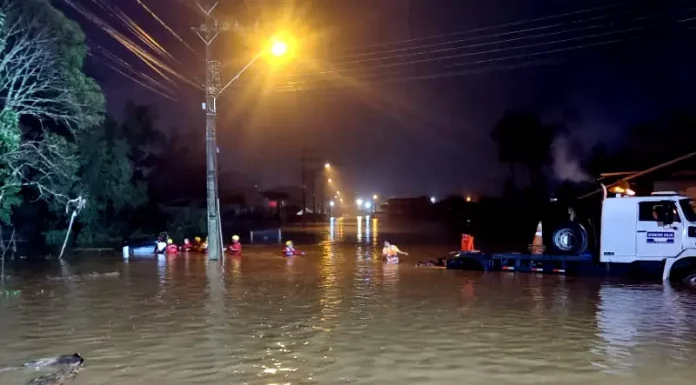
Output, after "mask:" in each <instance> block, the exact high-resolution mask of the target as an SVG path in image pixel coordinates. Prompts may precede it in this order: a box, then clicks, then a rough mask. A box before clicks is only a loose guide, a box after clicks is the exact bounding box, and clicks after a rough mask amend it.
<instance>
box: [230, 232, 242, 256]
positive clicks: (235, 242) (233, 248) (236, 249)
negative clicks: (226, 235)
mask: <svg viewBox="0 0 696 385" xmlns="http://www.w3.org/2000/svg"><path fill="white" fill-rule="evenodd" d="M228 249H229V250H230V253H232V255H242V244H241V243H240V242H239V235H233V236H232V244H231V245H230V246H229V247H228Z"/></svg>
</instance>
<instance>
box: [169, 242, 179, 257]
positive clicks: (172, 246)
mask: <svg viewBox="0 0 696 385" xmlns="http://www.w3.org/2000/svg"><path fill="white" fill-rule="evenodd" d="M166 253H167V254H178V253H179V246H177V245H175V244H174V241H173V240H172V239H171V238H169V239H167V249H166Z"/></svg>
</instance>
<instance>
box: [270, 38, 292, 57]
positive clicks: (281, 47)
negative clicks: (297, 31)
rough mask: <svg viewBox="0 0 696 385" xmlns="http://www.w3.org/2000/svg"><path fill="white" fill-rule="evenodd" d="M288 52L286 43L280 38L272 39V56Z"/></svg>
mask: <svg viewBox="0 0 696 385" xmlns="http://www.w3.org/2000/svg"><path fill="white" fill-rule="evenodd" d="M287 52H288V43H286V42H284V41H282V40H274V41H273V42H272V43H271V54H272V55H273V56H283V55H285V54H286V53H287Z"/></svg>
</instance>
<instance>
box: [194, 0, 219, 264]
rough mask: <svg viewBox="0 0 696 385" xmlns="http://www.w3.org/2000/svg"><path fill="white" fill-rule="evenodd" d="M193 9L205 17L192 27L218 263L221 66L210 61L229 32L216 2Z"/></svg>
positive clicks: (212, 246) (212, 244) (212, 253)
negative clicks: (200, 62)
mask: <svg viewBox="0 0 696 385" xmlns="http://www.w3.org/2000/svg"><path fill="white" fill-rule="evenodd" d="M195 2H196V5H197V6H198V8H200V10H201V11H203V14H204V15H205V18H206V20H205V23H203V24H201V25H200V26H198V27H194V28H193V30H194V31H195V32H196V34H197V35H198V37H200V38H201V40H203V43H205V65H206V68H205V104H204V109H205V153H206V162H205V163H206V191H207V201H208V209H207V219H208V259H209V260H218V259H220V258H221V257H222V231H221V228H220V226H221V222H220V207H219V199H218V175H217V171H218V168H217V152H218V147H217V139H216V137H215V124H216V121H217V105H216V104H217V98H218V96H219V95H220V62H219V61H215V60H213V50H212V46H211V45H212V43H213V42H214V41H215V39H216V38H217V37H218V35H219V34H220V32H223V31H225V30H227V29H228V28H227V27H226V26H224V25H222V24H220V23H219V22H218V21H217V20H215V19H214V18H213V16H212V13H213V11H214V10H215V8H216V7H217V6H218V3H219V2H218V1H214V2H212V4H210V5H208V6H207V7H206V6H205V5H201V2H202V1H200V0H195Z"/></svg>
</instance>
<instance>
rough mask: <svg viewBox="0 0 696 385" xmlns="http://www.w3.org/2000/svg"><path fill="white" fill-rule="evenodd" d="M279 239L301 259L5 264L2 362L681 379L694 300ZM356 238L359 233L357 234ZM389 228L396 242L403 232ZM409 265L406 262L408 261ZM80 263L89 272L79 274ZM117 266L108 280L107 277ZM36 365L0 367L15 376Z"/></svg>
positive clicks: (192, 379)
mask: <svg viewBox="0 0 696 385" xmlns="http://www.w3.org/2000/svg"><path fill="white" fill-rule="evenodd" d="M365 226H366V225H365V224H364V223H363V224H361V229H360V231H358V229H357V226H356V225H355V224H344V225H340V224H336V225H335V226H334V227H333V228H328V227H327V228H324V229H321V230H320V231H319V232H317V233H308V232H305V233H303V234H301V233H297V234H287V235H289V236H293V237H294V238H295V240H296V243H297V245H298V247H300V248H302V249H303V250H304V251H306V252H307V255H306V256H304V257H298V258H295V259H292V260H288V259H285V258H283V257H281V256H280V253H279V250H280V247H279V245H277V244H276V245H245V249H244V256H243V257H242V258H227V259H226V260H225V263H224V264H221V263H216V262H213V263H211V262H208V261H206V259H205V258H204V257H203V256H201V255H198V254H190V255H179V256H172V257H166V258H139V259H132V260H130V261H123V260H122V259H120V258H117V257H103V256H102V257H98V256H87V257H84V258H81V259H79V260H71V261H68V262H66V263H64V264H63V265H58V264H56V265H55V266H43V265H41V266H39V265H32V268H31V269H28V268H27V269H20V270H15V271H11V272H10V274H11V277H10V278H9V279H8V280H7V281H6V285H7V289H12V290H21V294H20V295H16V296H12V297H2V298H1V299H0V346H2V347H3V348H2V349H0V366H10V365H16V364H17V363H21V362H25V361H27V360H30V359H32V358H36V357H45V356H53V355H57V354H62V353H65V352H79V353H80V354H81V355H82V356H83V357H85V359H86V362H87V364H86V366H85V368H84V370H83V371H82V372H81V373H80V375H79V376H78V377H77V378H76V379H75V380H74V384H76V385H80V384H109V385H132V384H140V383H143V384H147V383H151V384H167V385H191V384H205V385H217V384H220V385H222V384H340V383H358V384H380V385H384V384H395V385H396V384H399V385H405V384H419V385H422V384H453V385H454V384H463V383H465V384H486V385H488V384H498V385H500V384H540V383H549V384H583V385H585V384H594V385H616V384H631V385H635V384H646V385H647V384H650V385H654V384H657V383H659V384H660V385H665V384H685V383H690V382H692V381H693V378H696V367H695V366H694V365H693V363H694V362H696V322H695V321H694V317H693V315H694V314H696V295H695V294H694V293H693V292H689V291H674V290H673V289H670V288H663V287H662V286H657V285H655V286H645V285H627V284H625V283H622V282H618V281H614V282H612V281H604V280H596V279H585V278H572V277H562V276H548V275H546V276H536V275H528V274H525V275H515V274H513V273H478V272H464V271H445V270H426V269H418V268H415V267H413V263H415V262H416V261H417V260H418V259H424V258H427V257H435V256H439V255H442V254H443V253H445V252H447V251H449V250H451V249H454V248H456V247H457V244H458V240H457V239H452V240H446V241H441V242H439V243H438V242H436V240H435V238H434V237H427V236H422V237H418V236H414V235H413V234H411V235H408V234H405V233H401V234H402V235H399V234H397V233H396V232H395V233H394V234H393V236H392V235H390V237H391V238H396V240H395V242H396V243H397V244H398V245H399V246H400V247H401V248H402V249H403V250H405V251H408V252H410V256H409V257H407V259H408V260H407V263H404V264H402V265H388V266H387V265H384V264H383V263H382V262H381V259H380V258H379V256H378V254H379V251H380V249H381V241H382V240H383V235H382V234H385V232H384V229H380V228H379V225H378V224H376V223H375V224H374V225H373V224H370V225H369V226H368V227H369V231H368V229H366V228H365ZM368 232H369V234H368ZM404 234H405V235H404ZM412 262H413V263H412ZM94 272H96V273H99V274H93V273H94ZM116 273H117V274H116ZM33 377H36V373H35V372H28V373H26V372H22V371H11V372H6V373H0V383H2V384H23V383H25V382H26V381H27V380H28V379H29V378H33Z"/></svg>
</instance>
